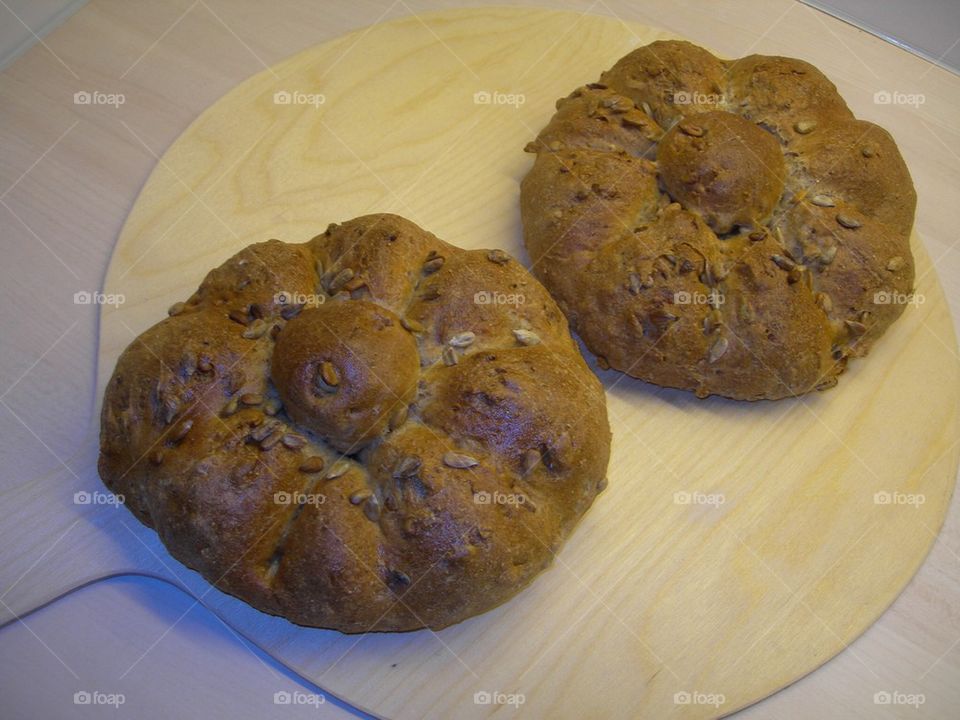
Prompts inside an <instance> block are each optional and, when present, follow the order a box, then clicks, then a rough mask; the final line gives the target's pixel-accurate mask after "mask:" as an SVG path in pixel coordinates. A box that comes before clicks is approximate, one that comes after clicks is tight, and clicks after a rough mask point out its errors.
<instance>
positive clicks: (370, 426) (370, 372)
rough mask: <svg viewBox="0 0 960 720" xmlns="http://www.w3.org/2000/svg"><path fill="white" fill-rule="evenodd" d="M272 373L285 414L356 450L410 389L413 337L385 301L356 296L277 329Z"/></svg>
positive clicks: (415, 366) (415, 371)
mask: <svg viewBox="0 0 960 720" xmlns="http://www.w3.org/2000/svg"><path fill="white" fill-rule="evenodd" d="M271 374H272V378H273V382H274V384H275V385H276V387H277V391H278V392H279V393H280V398H281V399H282V400H283V404H284V407H285V408H286V410H287V413H288V414H289V415H290V418H291V419H292V420H293V421H294V422H296V423H300V424H301V425H303V426H305V427H307V428H309V429H310V430H312V431H313V432H315V433H316V434H317V435H319V436H320V437H322V438H324V439H325V440H326V441H327V442H329V443H330V444H331V445H332V446H333V447H335V448H336V449H337V450H339V451H341V452H349V453H352V452H356V451H358V450H360V449H361V448H362V447H363V446H364V445H366V444H367V443H369V442H370V441H372V440H373V439H374V438H376V437H377V436H378V435H380V434H381V433H382V432H383V431H384V430H385V429H386V427H387V426H388V424H389V422H390V418H391V417H393V416H395V415H398V414H402V412H403V411H404V410H405V409H406V408H407V406H408V405H409V404H410V402H412V401H413V399H414V397H415V395H416V392H417V381H418V379H419V375H420V356H419V354H418V352H417V345H416V342H415V341H414V339H413V337H412V336H411V335H410V333H408V332H407V331H406V330H404V329H403V327H402V326H401V325H400V319H399V318H398V317H397V316H396V315H394V314H393V313H392V312H390V311H389V310H387V309H386V308H383V307H380V306H379V305H376V304H374V303H370V302H365V301H362V300H352V301H349V302H333V303H329V304H326V305H321V306H320V307H316V308H310V309H307V310H304V311H303V312H301V313H300V314H299V315H298V316H297V317H295V318H293V319H292V320H291V321H290V322H288V323H287V324H286V326H285V327H284V328H283V330H282V331H281V332H280V334H279V335H278V336H277V344H276V347H275V348H274V351H273V365H272V371H271Z"/></svg>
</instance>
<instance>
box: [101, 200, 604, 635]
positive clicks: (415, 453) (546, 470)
mask: <svg viewBox="0 0 960 720" xmlns="http://www.w3.org/2000/svg"><path fill="white" fill-rule="evenodd" d="M504 299H505V300H508V301H510V302H500V301H501V300H504ZM170 315H171V317H169V318H167V319H165V320H163V321H162V322H159V323H157V324H156V325H154V326H153V327H151V328H150V329H148V330H147V331H146V332H144V333H143V334H142V335H140V336H139V337H138V338H137V339H136V340H135V341H134V342H133V343H131V345H130V346H129V347H128V348H127V349H126V351H125V352H124V353H123V355H122V356H121V357H120V359H119V361H118V363H117V367H116V370H115V371H114V374H113V377H112V378H111V380H110V383H109V385H108V387H107V389H106V394H105V397H104V404H103V412H102V418H101V436H100V443H101V444H100V475H101V477H102V478H103V481H104V483H105V484H106V485H107V486H108V487H109V488H110V489H111V490H113V491H114V492H116V493H120V494H122V495H123V496H124V498H125V502H126V504H127V506H128V507H129V508H130V510H131V511H132V512H133V513H134V514H135V515H136V516H137V518H139V519H140V520H141V521H142V522H144V523H145V524H147V525H148V526H150V527H153V528H155V529H156V531H157V533H158V534H159V536H160V538H161V540H162V541H163V542H164V544H165V545H166V546H167V547H168V548H169V550H170V552H171V553H172V554H173V555H174V556H175V557H176V558H178V559H179V560H180V561H182V562H184V563H185V564H187V565H189V566H190V567H192V568H195V569H196V570H198V571H199V572H200V573H202V574H203V576H204V577H206V578H207V579H208V580H210V581H211V582H212V583H214V584H215V585H216V586H217V587H219V588H221V589H223V590H225V591H226V592H229V593H232V594H234V595H236V596H238V597H240V598H241V599H243V600H245V601H246V602H248V603H250V604H251V605H253V606H254V607H257V608H259V609H261V610H264V611H266V612H269V613H274V614H278V615H283V616H285V617H286V618H288V619H290V620H292V621H293V622H296V623H300V624H303V625H313V626H319V627H325V628H334V629H338V630H341V631H344V632H365V631H368V630H410V629H414V628H419V627H423V626H428V627H431V628H441V627H444V626H446V625H450V624H452V623H455V622H458V621H460V620H463V619H464V618H467V617H469V616H471V615H474V614H476V613H480V612H483V611H485V610H488V609H490V608H492V607H494V606H496V605H498V604H500V603H502V602H504V601H505V600H507V599H508V598H510V597H511V596H512V595H514V594H515V593H516V592H518V591H519V590H520V589H521V588H523V587H524V586H525V585H526V584H527V583H528V582H530V581H531V580H532V579H533V577H534V576H535V575H536V574H537V573H539V572H540V571H541V570H543V569H544V568H545V567H546V566H547V565H548V563H549V562H550V560H551V558H552V556H553V554H554V553H555V552H556V551H557V549H558V548H559V546H560V544H561V543H562V542H563V540H564V539H565V538H566V536H567V535H568V534H569V533H570V531H571V530H572V528H573V526H574V525H575V523H576V522H577V520H578V519H579V518H580V516H581V515H582V514H583V513H584V512H585V511H586V510H587V508H588V507H589V506H590V504H591V503H592V502H593V499H594V497H595V496H596V494H597V493H598V492H599V491H600V490H602V489H603V485H604V474H605V472H606V467H607V460H608V457H609V451H610V432H609V428H608V425H607V416H606V406H605V403H604V395H603V390H602V388H601V386H600V383H599V381H598V380H597V378H596V377H595V376H594V375H593V374H592V373H591V372H590V371H589V369H588V368H587V366H586V364H585V363H584V361H583V359H582V357H581V356H580V353H579V350H578V348H577V346H576V345H575V343H574V342H573V340H572V339H571V337H570V335H569V332H568V329H567V323H566V320H565V319H564V316H563V314H562V313H561V312H560V310H559V309H558V308H557V306H556V304H555V303H554V301H553V300H552V299H551V297H550V295H549V294H548V293H547V292H546V290H544V289H543V287H542V286H541V285H540V284H539V283H538V282H537V281H536V280H534V278H533V277H532V276H530V275H529V274H528V273H527V272H526V271H525V270H524V269H523V267H522V266H520V265H519V264H518V263H517V262H516V261H514V260H512V259H511V258H510V257H508V256H507V255H506V254H505V253H503V252H501V251H499V250H491V251H481V250H474V251H464V250H460V249H458V248H455V247H453V246H451V245H448V244H447V243H445V242H443V241H441V240H438V239H437V238H436V237H434V236H433V235H431V234H430V233H428V232H425V231H424V230H422V229H420V228H419V227H417V226H416V225H414V224H413V223H411V222H409V221H407V220H404V219H403V218H400V217H397V216H394V215H371V216H366V217H362V218H358V219H355V220H351V221H349V222H347V223H344V224H343V225H331V226H330V227H329V228H328V229H327V231H326V232H325V233H323V234H322V235H319V236H317V237H315V238H313V239H312V240H310V241H309V242H307V243H303V244H300V245H292V244H286V243H283V242H280V241H278V240H270V241H268V242H265V243H259V244H256V245H251V246H249V247H247V248H245V249H243V250H241V251H240V252H239V253H237V254H236V255H235V256H233V257H232V258H231V259H230V260H228V261H227V262H226V263H224V264H223V265H222V266H220V267H219V268H217V269H215V270H213V271H211V272H210V273H209V274H208V275H207V277H206V279H205V280H204V281H203V283H202V284H201V285H200V288H199V289H198V290H197V292H196V293H194V294H193V296H192V297H191V298H190V299H189V300H188V301H187V302H185V303H177V304H176V305H174V306H173V307H172V308H171V309H170Z"/></svg>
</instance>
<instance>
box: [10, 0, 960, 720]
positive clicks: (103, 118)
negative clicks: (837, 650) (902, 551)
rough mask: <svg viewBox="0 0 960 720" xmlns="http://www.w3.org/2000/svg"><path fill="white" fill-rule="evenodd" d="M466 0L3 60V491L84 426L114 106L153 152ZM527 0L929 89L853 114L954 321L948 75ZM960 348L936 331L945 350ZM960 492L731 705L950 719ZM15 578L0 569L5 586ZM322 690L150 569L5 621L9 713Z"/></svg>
mask: <svg viewBox="0 0 960 720" xmlns="http://www.w3.org/2000/svg"><path fill="white" fill-rule="evenodd" d="M460 4H477V3H476V2H474V3H458V2H414V1H413V0H410V1H408V2H403V0H397V2H393V3H392V4H391V2H389V0H382V1H373V0H370V1H366V2H341V1H338V2H329V3H325V4H324V6H323V9H322V10H318V9H317V4H315V3H310V2H307V1H306V0H303V1H300V2H279V1H275V2H271V3H260V2H255V1H254V0H243V1H242V2H240V1H238V2H228V1H227V0H198V1H197V2H193V0H179V1H178V2H123V1H122V0H113V1H106V0H95V1H94V2H91V3H90V4H89V6H87V7H85V8H84V9H82V10H81V11H80V12H79V13H78V14H77V15H76V16H74V17H73V18H71V19H70V20H68V21H67V22H66V23H65V24H64V25H63V26H61V27H60V28H58V29H57V30H56V31H55V32H53V33H52V34H51V35H50V36H48V37H46V38H45V39H44V42H43V43H42V44H40V45H37V46H35V47H34V48H32V49H31V50H30V51H29V52H27V53H26V54H25V55H24V56H23V57H21V58H20V59H19V60H17V61H16V62H15V63H14V64H13V65H12V66H11V67H10V68H8V69H7V70H6V71H5V72H3V73H2V74H0V218H2V221H0V242H2V245H0V249H2V251H3V253H2V257H3V258H4V260H3V262H2V264H0V276H2V286H0V287H2V293H3V300H4V302H3V303H2V304H0V321H2V328H3V335H2V340H0V435H2V437H3V438H4V440H3V442H2V443H0V467H2V468H3V471H2V473H0V496H2V493H3V491H4V490H9V489H11V488H14V487H17V486H19V485H21V484H24V483H29V482H31V480H33V479H35V478H38V477H45V476H49V475H50V474H51V473H63V472H67V470H65V469H64V468H65V467H66V468H70V467H72V466H73V464H74V463H76V462H78V460H77V458H78V457H79V456H80V455H81V454H83V453H84V452H89V448H90V447H91V444H92V443H94V442H95V436H96V432H97V427H96V424H95V423H94V422H93V419H92V418H91V409H92V406H93V383H94V367H95V359H96V316H95V311H94V308H93V307H91V306H77V305H74V304H73V303H72V295H73V293H74V292H76V291H77V290H83V289H86V290H95V289H97V288H98V287H100V285H101V283H102V278H103V276H104V273H105V269H106V265H107V262H108V259H109V257H110V253H111V250H112V247H113V244H114V242H115V239H116V237H117V234H118V232H119V229H120V227H121V224H122V223H123V220H124V218H125V216H126V213H127V212H128V210H129V208H130V206H131V205H132V203H133V201H134V199H135V198H136V194H137V192H138V191H139V188H140V187H141V186H142V184H143V182H144V181H145V179H146V177H147V175H148V174H149V172H150V170H151V169H152V168H153V165H154V159H153V157H152V156H151V155H150V154H149V153H147V152H146V151H145V150H144V149H143V147H142V146H140V145H139V144H138V141H137V140H136V139H134V138H133V137H132V136H131V135H130V134H129V133H127V132H125V131H124V129H123V128H122V126H121V125H120V124H119V123H118V118H123V119H125V121H127V122H131V123H135V125H134V126H135V127H136V128H137V132H138V134H140V135H141V137H142V138H143V139H144V141H145V142H147V143H148V144H150V145H151V147H152V148H154V149H155V150H156V151H157V152H160V151H162V149H163V148H165V147H166V146H168V145H169V144H170V142H172V141H173V140H174V139H175V138H176V137H177V135H179V133H180V132H181V131H182V130H183V128H184V127H186V125H187V124H188V123H189V122H190V121H191V120H192V119H193V118H194V117H195V116H196V115H197V114H198V113H199V112H200V111H201V110H202V109H203V108H204V107H206V106H207V105H209V104H210V103H212V102H213V101H215V100H216V98H218V97H219V96H220V95H222V94H223V93H224V92H226V91H227V90H229V89H230V88H231V87H232V86H233V85H235V84H236V83H237V82H240V81H241V80H242V79H243V78H245V77H247V76H249V75H251V74H253V73H255V72H257V71H259V70H261V69H262V68H263V67H264V65H265V64H266V65H270V64H272V63H274V62H276V61H278V60H280V59H282V58H284V57H286V56H288V55H290V54H292V53H294V52H296V51H298V50H300V49H303V48H305V47H308V46H310V45H312V44H314V43H318V42H322V41H324V40H326V39H329V38H332V37H335V36H337V35H340V34H342V33H344V32H346V31H348V30H350V29H353V28H357V27H362V26H365V25H368V24H371V23H374V22H378V21H382V20H386V19H389V18H391V17H396V16H399V15H404V14H409V13H411V12H416V11H423V10H426V9H435V8H439V7H447V6H455V5H460ZM539 4H547V5H553V6H558V7H570V8H573V9H579V10H580V11H587V10H590V11H592V12H597V13H602V14H608V15H609V14H616V15H618V16H621V17H625V18H629V19H631V20H638V21H642V22H647V23H649V24H653V25H660V26H662V27H665V28H667V29H670V30H672V31H674V32H678V33H682V34H684V35H687V36H688V37H691V38H692V39H693V40H695V41H698V42H701V43H703V44H705V45H710V46H712V47H714V48H716V49H717V50H718V51H720V52H722V53H724V54H727V55H731V56H735V55H738V54H742V53H743V52H744V51H746V50H747V49H748V48H750V47H751V46H753V49H752V51H753V52H771V53H773V52H778V51H779V52H782V53H783V54H800V55H803V56H804V57H808V58H811V59H814V60H815V61H816V62H818V63H823V64H821V67H822V68H823V69H824V70H826V71H827V72H828V74H829V73H830V68H829V67H828V65H829V63H830V62H841V61H842V62H843V63H845V64H846V65H848V66H849V68H850V73H851V76H852V77H853V78H854V81H853V82H855V83H856V84H857V87H859V88H861V89H863V90H864V91H865V92H871V93H872V92H873V91H875V90H876V89H881V87H883V84H884V83H885V82H887V83H888V84H889V82H894V81H893V80H890V79H891V78H895V79H896V80H895V81H896V82H897V83H900V86H899V87H891V88H890V89H892V90H901V91H903V92H923V93H925V94H926V100H927V102H926V104H925V105H923V106H921V107H919V108H908V107H905V108H896V109H893V110H890V109H888V108H873V110H875V111H876V112H872V113H867V114H864V113H861V114H864V115H865V116H866V117H867V118H868V119H871V120H875V121H877V122H881V123H883V124H885V125H887V126H888V127H889V128H890V129H891V130H892V131H893V132H894V135H895V137H896V138H897V140H898V142H899V143H900V145H901V149H902V150H903V151H904V154H905V156H906V159H907V161H908V164H909V165H910V167H911V169H912V171H913V174H914V179H915V183H916V185H917V189H918V194H919V196H920V208H919V214H918V220H917V229H918V231H919V233H920V236H921V237H922V238H923V240H924V242H925V243H926V246H927V249H928V251H929V252H930V255H931V257H932V258H933V259H934V262H935V264H936V270H937V272H938V274H939V276H940V279H941V282H942V284H943V285H944V287H945V290H946V292H947V296H948V299H949V302H950V304H951V310H952V313H953V317H954V323H955V326H956V324H957V321H956V318H958V317H960V250H958V247H957V245H958V241H960V231H958V228H960V202H958V200H960V197H958V191H957V188H958V187H960V129H958V124H957V118H958V117H960V81H958V79H957V78H956V77H955V76H952V75H951V74H950V73H948V72H946V71H944V70H942V69H940V68H935V67H933V66H930V65H929V64H928V63H925V61H922V60H920V59H918V58H915V57H913V56H910V55H908V54H907V53H905V52H903V51H901V50H895V49H892V48H890V46H888V45H886V44H885V43H883V42H882V41H880V40H878V39H877V38H874V37H872V36H870V35H867V34H866V33H862V32H859V31H857V30H855V29H853V28H851V27H849V26H847V25H845V24H843V23H840V22H839V21H836V20H833V19H830V18H827V17H826V16H823V15H820V14H818V13H816V11H814V10H811V9H809V8H807V7H804V6H802V5H799V4H796V3H793V2H790V1H789V0H779V1H778V2H752V1H750V2H747V1H743V2H734V1H728V0H724V1H722V2H683V1H678V2H672V3H669V4H667V3H657V2H641V3H629V2H614V1H613V0H610V1H609V2H602V1H598V2H593V3H590V2H544V1H543V0H541V2H540V3H539ZM2 12H3V11H2V8H0V13H2ZM6 21H7V19H6V18H5V19H4V20H3V22H6ZM958 32H960V29H958ZM838 58H839V60H838ZM83 89H87V90H90V91H93V90H99V91H102V92H117V91H119V92H124V93H125V94H126V95H127V96H128V97H129V98H130V101H129V103H128V104H127V105H126V106H125V107H124V108H121V109H120V110H119V111H114V110H113V109H112V108H107V107H102V108H85V109H83V110H84V111H82V112H81V111H78V109H77V108H76V106H74V105H73V103H72V94H73V93H74V92H76V91H77V90H83ZM858 109H859V108H858ZM881 111H882V112H881ZM886 113H890V114H886ZM955 351H956V348H955V346H954V347H950V346H949V345H948V344H945V345H944V352H951V353H954V354H955ZM840 391H841V392H842V388H841V390H840ZM958 507H960V504H958V501H957V498H956V496H955V497H954V500H953V503H952V505H951V510H950V514H949V516H948V519H947V523H946V526H945V528H944V530H943V532H942V533H941V536H940V538H939V540H938V541H937V543H936V545H935V546H934V548H933V550H932V552H931V555H930V556H929V558H928V559H927V561H926V562H925V564H924V565H923V567H922V568H921V570H920V572H919V573H918V574H917V576H916V577H915V578H914V579H913V581H912V582H911V583H910V584H909V586H908V587H907V588H906V590H905V591H904V593H903V594H902V595H901V596H900V597H899V598H898V599H897V601H896V602H895V603H894V605H893V606H892V607H891V609H890V610H889V611H888V612H887V613H886V614H885V615H884V616H883V617H882V618H881V619H880V620H879V621H878V622H877V623H876V624H875V625H874V626H873V627H871V628H870V629H869V630H868V631H867V632H866V633H865V634H864V635H863V636H862V637H860V638H859V639H858V640H856V641H855V642H854V643H853V644H852V645H851V646H850V647H849V648H847V650H846V651H844V652H843V653H841V654H840V655H839V656H837V657H836V658H834V659H833V660H831V661H829V662H828V663H827V664H826V665H824V666H823V667H822V668H820V669H819V670H817V671H816V672H814V673H812V674H811V675H809V676H808V677H806V678H804V679H802V680H800V681H799V682H797V683H796V684H794V685H792V686H791V687H789V688H787V689H786V690H784V691H782V692H780V693H778V694H777V695H775V696H773V697H772V698H769V699H768V700H765V701H763V702H761V703H759V704H757V705H755V706H753V707H752V708H749V709H747V710H746V711H744V712H742V713H741V714H740V715H738V717H743V718H774V717H775V718H810V717H823V718H834V717H838V718H859V717H863V718H874V717H881V718H882V717H924V718H946V717H960V682H958V681H960V524H958ZM0 540H2V541H3V542H7V543H11V542H16V538H2V539H0ZM38 560H39V561H40V562H42V560H40V559H39V558H38ZM10 582H12V579H9V578H7V577H6V576H5V575H4V574H3V571H2V569H0V585H3V587H0V592H2V591H3V590H4V589H6V586H7V585H9V584H10ZM131 666H133V667H132V669H130V668H131ZM877 688H887V689H889V690H891V691H892V690H900V691H903V692H920V693H924V694H925V703H924V705H922V706H921V707H920V708H919V709H914V708H911V707H888V706H877V705H875V704H874V703H873V701H872V696H873V693H874V692H875V691H876V689H877ZM77 691H87V692H93V691H99V692H103V693H122V694H123V696H124V704H123V705H122V706H120V707H119V708H118V709H114V708H113V707H109V706H107V707H104V706H100V707H94V706H77V705H75V704H74V702H73V697H74V693H75V692H77ZM276 692H288V693H291V694H293V693H300V695H298V696H297V698H298V699H299V700H301V701H302V702H303V703H304V704H300V705H289V706H278V705H275V704H274V700H273V699H274V693H276ZM318 692H319V690H318V689H317V688H314V687H312V686H311V685H309V684H307V683H302V682H300V681H299V680H298V679H297V678H296V677H295V676H294V675H293V674H292V673H290V672H289V671H287V670H285V669H284V668H282V666H280V665H278V664H277V663H275V662H273V661H272V660H271V659H270V658H268V657H267V656H265V655H264V654H263V653H261V652H259V651H257V650H256V649H254V648H251V647H250V646H249V645H248V644H247V643H245V642H244V641H243V640H242V639H240V638H239V637H237V636H236V635H235V634H234V633H233V631H232V630H230V629H229V628H227V627H226V626H225V625H224V624H223V623H222V622H220V621H219V619H217V618H216V617H215V616H213V615H212V614H210V613H209V612H207V611H206V610H204V609H203V608H202V607H199V606H196V605H194V604H193V601H192V599H191V598H189V597H188V596H186V595H185V594H183V593H181V592H180V591H178V590H175V589H173V588H171V587H170V586H166V585H165V584H163V583H160V582H157V581H149V580H143V579H137V578H120V579H113V580H108V581H104V582H101V583H98V584H95V585H92V586H89V587H86V588H83V589H81V590H78V591H76V592H74V593H72V594H71V595H69V596H67V597H66V598H63V599H61V600H59V601H57V602H55V603H53V604H51V605H49V606H47V607H45V608H42V609H40V610H38V611H37V612H35V613H33V614H31V615H29V616H28V617H26V618H24V621H23V622H21V623H14V624H11V625H9V626H7V627H5V628H3V629H0V717H3V718H67V717H86V716H88V715H89V716H91V717H94V716H102V715H103V714H104V713H107V714H108V716H110V717H136V718H153V717H156V718H169V717H197V716H204V717H231V718H261V717H266V716H278V717H290V718H298V717H308V716H309V717H323V718H337V717H356V716H357V714H356V713H355V711H352V710H350V709H347V708H345V707H343V706H342V705H337V704H336V703H335V702H334V701H333V699H332V698H330V699H326V702H324V703H323V704H310V703H311V701H312V702H316V703H319V700H318V699H317V696H316V693H318ZM110 713H112V714H110Z"/></svg>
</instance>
